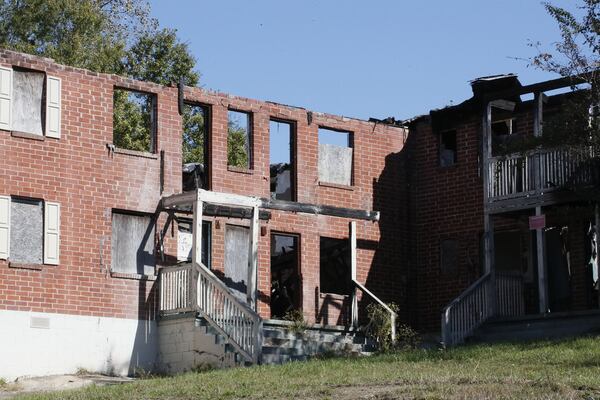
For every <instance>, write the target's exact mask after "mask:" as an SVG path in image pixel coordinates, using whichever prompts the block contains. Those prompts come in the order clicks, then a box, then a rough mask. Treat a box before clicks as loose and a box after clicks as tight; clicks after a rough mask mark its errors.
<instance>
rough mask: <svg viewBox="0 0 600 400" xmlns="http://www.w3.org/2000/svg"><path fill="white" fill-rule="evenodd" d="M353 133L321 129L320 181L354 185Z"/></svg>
mask: <svg viewBox="0 0 600 400" xmlns="http://www.w3.org/2000/svg"><path fill="white" fill-rule="evenodd" d="M352 158H353V138H352V133H351V132H347V131H337V130H333V129H330V128H324V127H319V181H320V182H324V183H333V184H338V185H345V186H351V185H352V169H353V165H352Z"/></svg>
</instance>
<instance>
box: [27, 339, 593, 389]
mask: <svg viewBox="0 0 600 400" xmlns="http://www.w3.org/2000/svg"><path fill="white" fill-rule="evenodd" d="M365 397H372V398H377V399H392V398H407V399H412V398H418V399H421V398H423V399H448V398H450V399H452V398H507V399H512V398H515V399H521V398H544V399H588V400H591V399H594V400H596V399H597V400H600V337H587V338H580V339H573V340H566V341H548V342H535V343H528V344H496V345H472V346H464V347H460V348H455V349H450V350H447V351H444V350H407V351H401V352H394V353H387V354H381V355H376V356H372V357H365V358H356V357H349V358H328V359H319V360H313V361H309V362H304V363H289V364H285V365H282V366H260V367H251V368H236V369H230V370H214V371H206V372H200V373H187V374H183V375H179V376H175V377H169V378H154V379H146V380H140V381H136V382H134V383H129V384H124V385H119V386H111V387H89V388H86V389H83V390H76V391H70V392H61V393H48V394H39V395H34V396H27V397H22V398H23V399H25V398H27V399H78V400H79V399H81V400H87V399H120V398H127V399H176V398H177V399H238V398H240V399H263V398H264V399H288V398H304V399H336V400H343V399H359V398H365Z"/></svg>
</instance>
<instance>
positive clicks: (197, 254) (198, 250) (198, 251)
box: [192, 190, 202, 264]
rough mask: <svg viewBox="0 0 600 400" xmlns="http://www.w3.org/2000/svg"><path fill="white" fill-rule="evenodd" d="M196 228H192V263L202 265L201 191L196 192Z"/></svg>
mask: <svg viewBox="0 0 600 400" xmlns="http://www.w3.org/2000/svg"><path fill="white" fill-rule="evenodd" d="M193 224H194V226H193V228H192V263H194V264H201V263H202V199H201V198H200V191H199V190H196V199H195V200H194V222H193Z"/></svg>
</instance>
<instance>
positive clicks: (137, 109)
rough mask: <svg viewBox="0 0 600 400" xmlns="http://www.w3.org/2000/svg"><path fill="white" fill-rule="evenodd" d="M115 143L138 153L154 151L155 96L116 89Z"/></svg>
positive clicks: (114, 98) (114, 102) (114, 97)
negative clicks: (153, 121)
mask: <svg viewBox="0 0 600 400" xmlns="http://www.w3.org/2000/svg"><path fill="white" fill-rule="evenodd" d="M113 100H114V101H113V104H114V117H113V133H114V134H113V143H114V145H115V146H117V147H120V148H123V149H129V150H137V151H153V150H154V149H153V148H152V147H153V142H152V137H153V131H152V119H153V117H152V116H153V112H154V109H153V107H154V104H153V96H152V95H149V94H145V93H137V92H130V91H127V90H120V89H115V91H114V96H113Z"/></svg>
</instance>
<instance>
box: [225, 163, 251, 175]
mask: <svg viewBox="0 0 600 400" xmlns="http://www.w3.org/2000/svg"><path fill="white" fill-rule="evenodd" d="M227 171H229V172H237V173H240V174H246V175H254V170H253V169H250V168H243V167H235V166H233V165H228V166H227Z"/></svg>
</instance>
